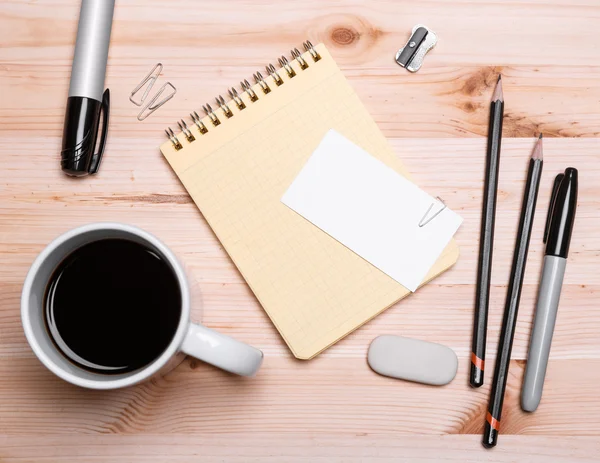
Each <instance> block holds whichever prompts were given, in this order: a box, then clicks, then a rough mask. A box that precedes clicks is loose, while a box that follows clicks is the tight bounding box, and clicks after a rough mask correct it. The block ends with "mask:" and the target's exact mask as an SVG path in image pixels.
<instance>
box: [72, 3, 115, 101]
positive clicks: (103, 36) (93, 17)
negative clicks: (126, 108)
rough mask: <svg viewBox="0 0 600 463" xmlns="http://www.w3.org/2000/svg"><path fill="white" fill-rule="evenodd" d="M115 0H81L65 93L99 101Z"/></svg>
mask: <svg viewBox="0 0 600 463" xmlns="http://www.w3.org/2000/svg"><path fill="white" fill-rule="evenodd" d="M114 9H115V0H82V2H81V10H80V12H79V26H78V29H77V42H76V44H75V55H74V56H73V67H72V69H71V84H70V86H69V96H70V97H73V96H78V97H87V98H93V99H94V100H96V101H102V93H103V92H104V78H105V75H106V62H107V60H108V45H109V42H110V30H111V28H112V20H113V12H114Z"/></svg>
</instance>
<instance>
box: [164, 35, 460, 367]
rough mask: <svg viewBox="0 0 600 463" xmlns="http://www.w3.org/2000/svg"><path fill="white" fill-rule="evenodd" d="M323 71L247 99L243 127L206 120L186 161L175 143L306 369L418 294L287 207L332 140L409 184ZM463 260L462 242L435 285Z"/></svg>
mask: <svg viewBox="0 0 600 463" xmlns="http://www.w3.org/2000/svg"><path fill="white" fill-rule="evenodd" d="M316 50H317V52H318V53H319V55H320V56H321V59H320V60H318V61H316V62H315V61H314V60H313V58H312V57H311V55H310V54H309V53H308V52H307V53H304V54H303V55H302V56H303V58H304V59H305V60H306V62H307V63H308V64H309V67H308V68H307V69H305V70H302V69H301V68H300V66H299V64H298V62H297V61H295V60H293V61H292V62H291V64H290V65H291V66H292V67H293V68H294V70H295V72H296V75H295V76H294V77H292V78H290V77H289V76H288V75H287V74H286V72H284V71H283V70H280V71H279V75H280V76H281V79H282V80H283V84H282V85H280V86H277V85H276V84H275V82H274V80H273V78H272V77H267V78H266V79H265V80H266V82H267V83H268V85H269V87H270V88H271V92H270V93H268V94H264V93H263V91H262V90H261V88H260V86H259V85H254V86H253V90H254V92H256V94H257V95H258V97H259V99H258V101H255V102H252V101H251V100H250V98H249V97H248V95H247V94H246V93H245V92H244V93H240V97H241V98H242V100H243V101H244V104H245V106H246V108H245V109H242V110H239V109H238V108H237V106H236V105H235V104H234V103H233V102H231V103H229V108H230V110H231V111H232V113H233V117H231V118H227V117H226V116H225V114H224V113H223V111H222V110H220V109H219V110H217V111H215V112H216V114H217V115H218V117H219V120H220V122H221V123H220V124H219V125H217V126H214V125H213V124H212V123H211V121H210V119H209V118H208V117H206V118H204V119H203V122H204V124H205V125H206V126H207V128H208V129H209V130H208V133H205V134H201V133H200V131H199V130H198V129H197V128H196V127H193V128H191V131H192V134H193V135H194V137H195V140H194V141H192V142H188V141H187V140H186V137H185V136H184V135H183V134H182V133H179V134H177V139H178V140H179V141H180V143H181V144H182V146H183V147H182V149H180V150H176V149H175V147H174V145H173V144H172V143H171V142H170V141H167V142H165V143H164V144H163V145H162V146H161V147H160V149H161V151H162V153H163V155H164V156H165V157H166V159H167V160H168V161H169V163H170V165H171V167H172V168H173V170H174V171H175V172H176V174H177V175H178V177H179V178H180V180H181V181H182V183H183V184H184V186H185V187H186V189H187V190H188V192H189V194H190V195H191V197H192V198H193V200H194V202H195V203H196V205H197V206H198V207H199V209H200V211H201V212H202V214H203V215H204V217H205V219H206V220H207V222H208V223H209V225H210V226H211V228H212V229H213V231H214V232H215V234H216V236H217V237H218V239H219V240H220V241H221V243H222V244H223V246H224V248H225V249H226V251H227V253H228V254H229V256H230V257H231V259H232V260H233V262H234V263H235V265H236V266H237V268H238V269H239V271H240V272H241V274H242V276H243V277H244V278H245V280H246V282H247V283H248V285H249V286H250V288H251V289H252V291H253V292H254V294H255V295H256V297H257V298H258V300H259V302H260V303H261V305H262V307H263V308H264V309H265V311H266V312H267V314H268V315H269V317H270V318H271V320H272V322H273V323H274V325H275V326H276V327H277V329H278V331H279V332H280V333H281V335H282V337H283V339H284V340H285V342H286V343H287V345H288V346H289V348H290V349H291V351H292V353H293V354H294V356H295V357H297V358H299V359H310V358H312V357H314V356H315V355H317V354H319V353H320V352H322V351H323V350H325V349H326V348H328V347H329V346H331V345H332V344H334V343H335V342H336V341H338V340H339V339H341V338H343V337H344V336H346V335H347V334H348V333H350V332H352V331H353V330H355V329H356V328H358V327H359V326H361V325H362V324H364V323H366V322H367V321H369V320H370V319H371V318H373V317H375V316H376V315H378V314H379V313H381V312H382V311H384V310H385V309H386V308H388V307H390V306H391V305H393V304H394V303H395V302H397V301H399V300H400V299H402V298H403V297H405V296H407V295H408V294H410V291H409V290H408V289H406V288H404V287H403V286H402V285H400V284H399V283H397V282H396V281H395V280H393V279H392V278H390V277H389V276H387V275H386V274H385V273H383V272H382V271H380V270H379V269H377V268H376V267H374V266H373V265H371V264H370V263H368V262H367V261H365V260H363V259H362V258H361V257H359V256H358V255H357V254H355V253H354V252H352V251H351V250H349V249H348V248H346V247H345V246H343V245H342V244H341V243H339V242H338V241H336V240H335V239H334V238H332V237H330V236H329V235H327V234H326V233H325V232H323V231H322V230H320V229H319V228H317V227H316V226H314V225H313V224H311V223H310V222H308V221H307V220H306V219H304V218H303V217H301V216H300V215H298V214H296V213H295V212H294V211H292V210H291V209H290V208H288V207H287V206H285V205H284V204H283V203H281V201H280V199H281V197H282V196H283V194H284V193H285V191H286V190H287V188H288V187H289V185H290V184H291V183H292V181H293V180H294V178H295V177H296V175H298V173H299V172H300V170H301V169H302V167H303V166H304V164H305V163H306V161H307V160H308V159H309V157H310V156H311V154H312V152H313V151H314V150H315V148H316V147H317V146H318V144H319V142H320V141H321V139H322V138H323V136H324V135H325V133H326V132H327V131H328V130H330V129H334V130H336V131H337V132H339V133H341V134H342V135H344V136H345V137H346V138H348V139H350V140H351V141H352V142H354V143H356V144H357V145H358V146H360V147H361V148H363V149H364V150H366V151H367V152H368V153H370V154H371V155H373V156H375V157H376V158H378V159H379V160H381V161H382V162H384V163H385V164H387V165H388V166H389V167H391V168H393V169H394V170H396V171H397V172H399V173H401V174H403V175H405V176H406V177H407V178H408V177H409V176H408V173H407V172H406V170H405V168H404V167H403V165H402V163H401V162H400V160H399V159H398V157H397V156H396V155H395V154H394V153H393V152H392V150H391V147H390V145H389V144H388V142H387V140H386V139H385V137H384V136H383V134H382V133H381V131H380V130H379V128H378V127H377V125H376V124H375V122H374V120H373V119H372V118H371V116H370V115H369V113H368V112H367V110H366V109H365V107H364V106H363V105H362V103H361V102H360V100H359V99H358V96H357V95H356V93H355V92H354V91H353V90H352V88H351V87H350V85H349V84H348V82H347V81H346V79H345V78H344V76H343V74H342V73H341V71H340V69H339V68H338V66H337V65H336V63H335V61H334V60H333V59H332V57H331V56H330V54H329V52H328V51H327V49H326V48H325V46H324V45H322V44H320V45H318V46H317V47H316ZM457 258H458V246H457V245H456V243H455V242H454V241H452V242H451V243H450V244H449V245H448V246H447V247H446V249H445V250H444V252H443V253H442V255H441V257H440V258H439V259H438V261H437V262H436V264H435V265H434V266H433V268H432V269H431V271H430V272H429V274H428V276H427V278H426V281H429V280H430V279H432V278H434V277H435V276H437V275H438V274H440V273H441V272H443V271H445V270H447V269H448V268H449V267H451V266H452V265H453V264H454V263H455V262H456V260H457Z"/></svg>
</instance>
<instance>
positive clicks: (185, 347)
mask: <svg viewBox="0 0 600 463" xmlns="http://www.w3.org/2000/svg"><path fill="white" fill-rule="evenodd" d="M181 350H182V351H183V353H185V354H187V355H191V356H192V357H195V358H197V359H198V360H202V361H203V362H206V363H210V364H211V365H214V366H215V367H217V368H221V369H222V370H225V371H228V372H230V373H235V374H236V375H240V376H254V375H255V374H256V372H257V371H258V369H259V368H260V365H261V364H262V361H263V353H262V351H260V350H258V349H257V348H255V347H252V346H250V345H248V344H244V343H243V342H241V341H238V340H236V339H233V338H232V337H229V336H226V335H224V334H221V333H219V332H218V331H215V330H211V329H210V328H207V327H205V326H202V325H198V324H197V323H190V324H189V326H188V331H187V333H186V335H185V338H184V339H183V344H182V345H181Z"/></svg>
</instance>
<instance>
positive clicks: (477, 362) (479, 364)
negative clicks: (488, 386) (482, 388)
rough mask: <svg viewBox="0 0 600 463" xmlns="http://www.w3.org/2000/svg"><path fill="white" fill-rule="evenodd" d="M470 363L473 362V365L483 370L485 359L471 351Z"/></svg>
mask: <svg viewBox="0 0 600 463" xmlns="http://www.w3.org/2000/svg"><path fill="white" fill-rule="evenodd" d="M471 363H473V365H475V366H476V367H477V368H479V369H480V370H481V371H483V367H484V365H485V361H484V360H482V359H480V358H479V357H477V356H476V355H475V353H474V352H471Z"/></svg>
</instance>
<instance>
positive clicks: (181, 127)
mask: <svg viewBox="0 0 600 463" xmlns="http://www.w3.org/2000/svg"><path fill="white" fill-rule="evenodd" d="M177 125H178V126H179V130H181V131H182V132H183V135H184V136H185V138H186V139H187V141H189V142H190V143H191V142H193V141H194V140H195V139H196V137H194V134H193V133H192V132H190V129H188V126H187V124H186V123H185V121H184V120H183V119H181V122H179V121H177Z"/></svg>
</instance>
